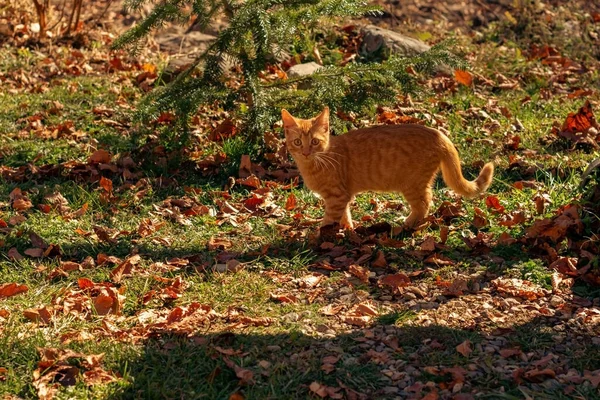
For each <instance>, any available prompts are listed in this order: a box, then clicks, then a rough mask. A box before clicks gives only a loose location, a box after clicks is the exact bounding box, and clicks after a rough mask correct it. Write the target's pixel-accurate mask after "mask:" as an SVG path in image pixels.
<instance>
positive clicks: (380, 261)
mask: <svg viewBox="0 0 600 400" xmlns="http://www.w3.org/2000/svg"><path fill="white" fill-rule="evenodd" d="M371 266H373V267H376V268H385V267H387V261H386V259H385V255H384V254H383V251H381V250H379V251H378V252H377V256H376V258H375V261H373V262H372V263H371Z"/></svg>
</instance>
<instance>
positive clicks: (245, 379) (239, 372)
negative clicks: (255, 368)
mask: <svg viewBox="0 0 600 400" xmlns="http://www.w3.org/2000/svg"><path fill="white" fill-rule="evenodd" d="M223 362H225V364H226V365H227V366H228V367H229V368H231V369H233V371H234V372H235V376H237V377H238V378H239V379H240V384H241V385H253V384H254V373H253V372H252V371H250V370H249V369H245V368H242V367H240V366H239V365H237V364H236V363H234V362H233V361H231V360H230V359H229V358H227V357H223Z"/></svg>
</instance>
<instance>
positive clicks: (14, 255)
mask: <svg viewBox="0 0 600 400" xmlns="http://www.w3.org/2000/svg"><path fill="white" fill-rule="evenodd" d="M6 255H7V256H8V258H10V259H11V260H17V261H19V260H22V259H23V256H22V255H21V253H19V250H17V248H16V247H11V248H10V250H8V253H6Z"/></svg>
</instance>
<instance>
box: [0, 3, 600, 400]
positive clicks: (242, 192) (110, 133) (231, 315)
mask: <svg viewBox="0 0 600 400" xmlns="http://www.w3.org/2000/svg"><path fill="white" fill-rule="evenodd" d="M97 3H98V4H95V6H94V7H98V9H97V10H96V9H93V10H91V11H89V13H90V15H91V16H92V17H94V16H96V17H98V18H97V20H96V19H94V18H87V19H85V24H87V25H85V24H83V25H82V27H81V31H80V32H79V34H78V35H76V36H74V37H73V38H72V39H70V40H62V41H58V42H56V43H53V44H52V45H50V44H48V43H47V42H43V43H39V42H37V41H36V40H34V39H35V32H33V31H32V29H34V28H33V27H32V26H31V22H32V21H35V18H34V16H33V15H34V14H32V13H31V11H28V8H27V7H23V8H19V9H18V10H17V9H16V8H11V6H6V7H4V8H3V9H0V12H2V13H3V14H1V15H0V17H1V18H5V19H4V20H0V22H1V23H0V25H1V26H2V27H4V28H3V29H2V30H0V31H1V32H3V33H2V35H3V36H0V40H1V41H2V43H3V45H2V47H1V48H0V85H1V87H2V90H0V103H1V105H2V113H1V114H0V135H1V136H0V175H1V178H0V251H1V257H0V333H1V334H0V393H2V394H3V396H4V398H7V399H8V398H35V397H40V398H52V397H57V398H186V399H188V398H206V399H221V398H230V399H242V398H248V399H266V398H272V399H283V398H286V399H287V398H290V399H291V398H348V399H367V398H368V399H375V398H376V399H384V398H390V399H392V398H400V399H404V398H410V399H413V398H414V399H429V400H431V399H438V398H441V399H472V398H498V399H517V398H527V399H530V398H533V399H566V398H574V399H593V398H600V392H599V389H598V388H599V384H600V340H599V339H598V333H600V327H599V325H598V324H599V322H600V290H599V289H598V284H599V283H600V278H599V276H600V273H599V271H598V268H599V265H598V256H597V254H598V251H599V249H598V247H599V238H598V236H597V234H598V227H599V226H600V224H599V222H600V220H599V217H598V215H600V210H599V207H598V201H599V200H600V190H599V189H598V186H597V184H598V183H597V182H598V177H597V173H596V172H594V171H592V172H591V174H589V176H587V175H586V176H587V178H589V179H584V178H585V176H584V174H583V171H584V170H585V168H586V167H587V166H588V165H589V163H590V162H592V161H593V160H594V159H595V158H597V157H598V144H597V143H598V139H599V137H598V130H597V129H598V126H597V123H596V121H595V119H594V110H597V109H598V105H599V104H600V102H599V100H600V97H599V92H598V89H597V88H598V87H599V86H598V85H599V84H600V75H599V72H598V71H599V70H598V65H599V61H598V57H599V54H598V53H597V51H598V48H600V46H598V35H600V14H599V13H598V9H594V8H593V7H595V6H594V5H593V4H584V5H582V6H581V8H580V9H579V11H575V9H576V8H573V9H570V10H567V9H564V8H560V3H559V2H555V3H557V4H553V3H552V2H548V3H544V4H542V5H543V7H541V8H537V9H535V8H526V7H525V8H515V7H517V6H516V5H514V4H513V2H497V3H496V2H482V1H474V2H463V3H464V7H463V8H462V9H460V10H458V9H457V8H456V7H454V6H452V7H450V6H448V5H445V3H442V4H437V3H438V2H417V1H415V2H412V3H410V4H406V6H405V8H404V9H403V8H402V7H401V6H400V5H395V3H394V2H385V3H384V7H385V8H386V10H391V11H389V12H388V13H386V14H385V15H384V16H383V17H382V18H378V19H372V20H371V21H370V22H373V23H377V24H381V25H383V26H391V27H393V29H395V30H397V31H400V32H403V33H406V34H410V35H412V36H416V37H419V38H421V39H423V40H425V41H426V42H428V43H430V44H434V43H437V42H439V41H440V40H443V39H447V38H448V36H452V38H453V39H454V44H453V50H454V51H455V52H456V53H457V54H459V55H461V57H463V58H464V59H465V60H466V61H467V62H468V65H469V68H468V71H467V72H464V71H463V72H461V71H458V72H454V73H452V72H451V73H444V72H440V73H438V74H437V75H436V76H427V77H422V79H421V83H422V86H423V89H424V90H423V91H422V92H421V93H419V94H417V95H412V96H400V97H399V99H398V103H397V104H396V105H395V106H393V107H388V108H381V109H379V110H377V112H376V113H374V114H373V115H365V116H359V118H357V120H361V119H362V121H363V122H361V123H365V124H372V123H377V122H379V123H403V122H412V121H417V122H422V123H426V124H427V125H430V126H435V127H437V128H439V129H440V130H442V131H443V132H445V133H447V134H448V135H449V136H450V138H451V139H452V141H453V142H454V143H455V144H456V147H457V149H458V151H459V153H460V155H461V157H462V161H463V170H464V172H465V175H467V176H468V177H469V178H473V177H474V176H476V174H477V172H478V171H479V169H480V167H481V166H482V165H483V163H484V162H488V161H493V162H494V163H495V165H496V175H495V178H494V182H493V184H492V186H491V187H490V189H489V191H488V193H486V194H484V195H482V196H480V197H478V198H475V199H461V198H459V197H458V196H456V195H455V194H453V193H452V192H451V191H450V190H449V189H448V188H447V187H445V185H444V183H443V181H442V180H441V179H440V180H438V181H436V183H435V196H434V206H433V209H432V216H431V217H429V218H428V219H427V220H426V221H425V222H424V225H423V226H422V227H421V229H420V230H418V231H415V232H412V231H406V230H402V228H401V223H402V220H403V218H405V217H406V215H407V214H408V211H407V207H406V206H404V203H403V200H402V197H401V196H400V195H395V194H363V195H361V196H359V197H358V198H357V200H356V203H355V204H353V206H352V213H353V218H354V220H356V221H357V222H358V227H357V228H356V229H355V231H354V232H344V231H340V230H338V229H337V228H331V229H326V230H323V231H322V232H320V233H321V235H320V236H317V234H318V233H319V229H318V224H319V219H320V218H321V217H322V213H323V206H322V202H321V201H320V200H319V199H318V198H317V197H315V196H313V195H312V194H311V193H310V192H309V191H308V190H307V189H306V188H304V187H303V185H302V182H301V180H299V179H298V176H297V175H298V174H297V172H296V171H295V169H294V168H293V163H292V162H291V161H290V160H289V159H288V158H287V155H286V154H285V146H284V143H283V140H282V132H281V128H280V126H277V125H275V126H273V130H272V131H271V132H266V137H265V138H266V140H265V142H266V145H267V146H268V147H267V148H266V150H265V151H261V150H260V149H258V148H257V146H255V145H253V144H249V142H248V141H247V140H245V137H244V132H243V130H241V127H240V126H238V125H236V123H237V121H235V120H233V121H232V120H231V119H230V118H229V116H228V115H227V113H225V112H223V111H222V110H219V109H215V108H212V107H206V108H203V109H201V110H199V112H198V113H197V115H196V116H195V117H194V122H193V124H192V125H193V131H192V137H191V140H190V141H191V144H187V145H186V146H184V147H183V148H182V147H181V146H178V145H177V143H174V141H176V140H180V139H179V138H178V137H176V136H174V135H173V136H169V135H170V134H172V130H171V126H172V125H171V123H172V122H173V119H172V117H171V116H170V115H168V114H167V115H163V116H161V117H160V118H159V119H158V120H156V121H155V122H154V123H153V124H152V125H151V126H146V127H140V126H139V124H138V123H137V122H136V120H135V119H134V117H135V108H136V104H137V102H138V101H139V100H140V99H141V98H142V97H143V95H144V94H145V93H146V92H148V91H149V90H152V88H153V87H155V85H159V84H161V82H160V79H158V80H157V77H158V76H160V71H162V69H165V68H167V65H168V64H169V56H168V55H167V54H166V53H159V52H157V51H155V50H157V49H159V48H160V47H154V46H155V45H154V44H153V43H155V42H160V40H161V39H160V37H159V38H157V39H153V41H151V42H150V43H149V45H148V46H149V49H150V51H146V52H142V53H141V54H140V55H136V56H133V55H129V54H127V53H124V52H112V51H110V50H109V48H108V46H109V45H110V43H111V42H112V40H114V38H115V35H116V34H117V33H118V32H121V31H122V30H123V29H124V28H125V27H126V26H127V25H128V24H130V23H131V21H132V19H129V16H128V15H123V14H121V13H120V8H119V3H117V2H115V3H114V4H112V5H111V6H110V7H109V8H108V11H107V12H106V13H104V14H102V10H104V5H105V4H106V3H103V2H97ZM380 3H383V2H380ZM449 3H450V2H449ZM503 3H507V4H504V5H503ZM588 3H591V2H588ZM582 4H583V3H582ZM444 16H445V17H444ZM9 18H20V21H21V22H22V23H23V24H22V26H21V25H19V24H17V23H15V21H17V20H16V19H9ZM133 19H135V18H133ZM105 20H106V21H110V23H108V22H107V23H104V21H105ZM7 21H9V22H10V23H5V22H7ZM477 21H479V22H477ZM17 22H18V21H17ZM366 22H368V21H366V20H365V21H353V22H352V24H359V23H366ZM350 24H351V21H346V22H344V23H342V22H338V23H337V25H334V26H328V27H327V29H328V30H330V31H331V32H334V34H335V35H338V36H339V37H341V38H342V40H339V41H338V42H336V43H348V40H343V39H344V37H346V36H344V35H351V36H352V35H355V34H357V32H358V31H355V30H353V28H348V26H349V25H350ZM92 25H93V26H92ZM342 27H346V29H341V28H342ZM6 29H8V30H9V33H10V34H9V35H6V34H5V33H4V32H5V31H6ZM324 29H325V28H324ZM322 36H323V37H324V38H329V37H331V35H322ZM352 38H353V39H352V40H354V39H355V36H352ZM346 39H347V37H346ZM318 40H325V39H317V41H318ZM318 47H319V48H320V49H321V54H322V56H323V58H324V60H328V59H335V57H333V56H332V55H331V53H332V52H335V51H339V52H341V53H344V52H345V51H346V50H347V49H343V48H342V49H338V50H336V49H335V46H332V45H330V44H329V43H324V42H318ZM307 60H310V55H308V56H307ZM282 68H284V67H282ZM276 70H278V69H276ZM271 72H272V71H271ZM279 78H282V77H281V76H279ZM269 79H273V77H270V78H269ZM148 131H149V132H148ZM282 155H283V156H282Z"/></svg>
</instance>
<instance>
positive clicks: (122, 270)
mask: <svg viewBox="0 0 600 400" xmlns="http://www.w3.org/2000/svg"><path fill="white" fill-rule="evenodd" d="M141 259H142V258H141V257H140V256H139V254H136V255H133V256H131V257H128V258H126V259H125V261H123V262H122V263H121V264H119V265H118V266H117V267H116V268H115V269H113V270H112V271H111V273H110V277H111V279H112V281H113V282H115V283H118V282H120V281H121V279H123V276H125V275H131V274H132V272H133V267H134V266H136V265H137V264H139V262H140V261H141Z"/></svg>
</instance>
